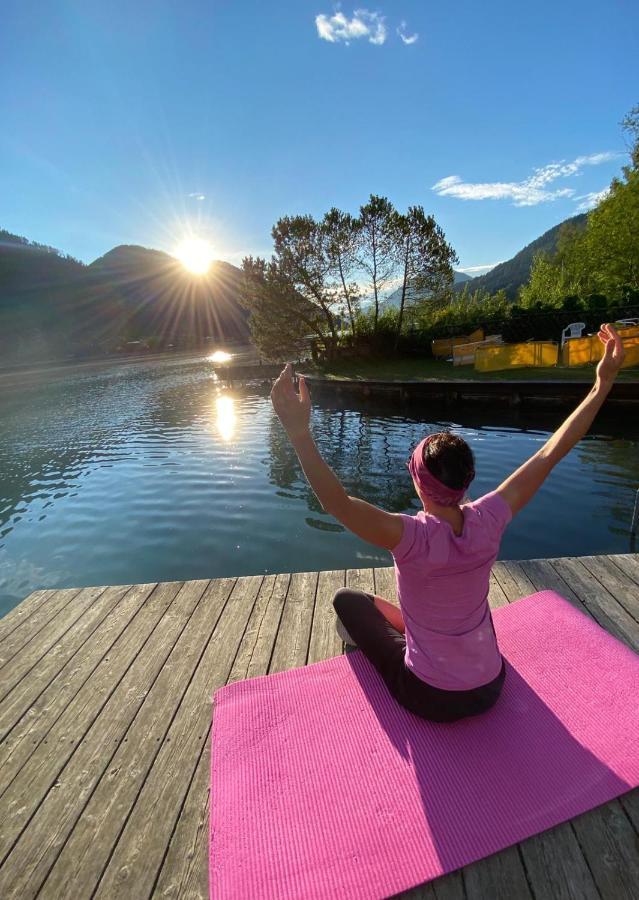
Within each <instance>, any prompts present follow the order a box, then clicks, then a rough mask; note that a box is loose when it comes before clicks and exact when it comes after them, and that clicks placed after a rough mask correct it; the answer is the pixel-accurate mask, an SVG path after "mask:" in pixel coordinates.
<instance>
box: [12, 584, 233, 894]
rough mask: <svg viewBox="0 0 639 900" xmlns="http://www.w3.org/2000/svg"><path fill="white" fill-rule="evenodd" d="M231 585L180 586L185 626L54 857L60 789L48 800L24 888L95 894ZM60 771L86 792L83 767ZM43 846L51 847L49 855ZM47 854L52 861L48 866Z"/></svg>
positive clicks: (58, 840)
mask: <svg viewBox="0 0 639 900" xmlns="http://www.w3.org/2000/svg"><path fill="white" fill-rule="evenodd" d="M234 583H235V580H234V579H230V578H227V579H217V580H215V581H213V582H212V583H210V584H209V585H207V583H206V582H200V583H197V582H188V583H187V585H185V588H184V589H183V590H182V591H181V592H180V595H179V597H178V600H177V601H176V602H177V603H179V604H180V605H181V606H184V605H188V606H190V605H191V604H192V602H193V600H195V602H196V604H197V605H196V606H195V609H194V611H193V613H192V615H191V617H190V618H189V620H188V622H187V624H186V627H185V628H184V630H183V631H182V633H181V634H180V636H179V638H178V640H177V642H176V643H175V645H174V646H173V649H172V650H171V652H170V654H169V656H168V658H167V659H166V662H165V663H164V664H163V666H162V669H161V671H160V673H159V675H158V677H157V679H156V681H155V682H154V683H153V685H152V687H151V689H150V691H149V692H148V694H147V696H146V698H145V700H144V703H143V704H142V707H141V708H140V710H139V711H138V713H137V715H136V717H135V720H134V721H133V723H132V724H131V727H130V728H129V730H128V731H127V734H126V739H125V741H121V742H120V744H119V746H118V748H117V750H116V752H115V754H114V755H113V758H112V759H110V760H109V761H108V765H107V767H106V771H104V774H103V775H102V777H101V779H100V781H99V783H98V784H97V786H96V788H95V791H94V792H93V794H92V796H91V799H90V800H89V802H88V804H87V805H86V807H85V808H84V809H83V810H82V815H81V817H79V818H77V819H76V821H75V822H74V823H73V824H74V827H73V831H71V833H70V835H69V837H68V838H67V840H66V843H65V844H64V846H63V848H62V851H61V852H60V853H59V855H58V856H57V859H55V855H54V853H55V848H56V847H59V846H60V844H61V842H62V841H63V840H64V833H63V832H62V829H61V828H60V825H59V818H60V809H61V804H62V803H64V798H60V796H59V792H58V794H56V802H55V807H53V806H52V812H53V813H54V814H55V816H56V819H55V820H54V821H51V822H50V823H49V829H48V830H47V831H45V832H44V834H43V841H42V843H43V844H44V846H41V847H40V848H39V850H38V863H37V869H36V870H34V873H33V875H32V876H31V877H30V879H29V881H28V882H27V881H26V880H25V882H24V888H26V889H27V890H28V891H31V890H36V889H38V888H39V887H40V886H41V884H42V881H43V880H44V878H45V877H46V892H47V894H49V895H51V896H59V897H61V896H63V895H64V891H65V885H67V884H68V883H69V882H72V883H73V884H81V885H82V892H83V894H84V895H85V896H90V894H91V893H92V892H93V889H94V888H95V886H96V884H97V882H98V880H99V878H100V876H101V874H102V872H103V870H104V868H105V867H106V864H107V862H108V860H109V856H110V853H111V849H112V848H113V847H114V845H115V844H116V842H117V839H118V836H119V833H120V831H121V829H122V822H123V821H125V820H126V818H127V817H128V815H129V814H130V811H131V809H132V807H133V805H134V803H135V800H136V798H137V796H138V794H139V792H140V790H141V789H142V786H143V784H144V780H145V778H146V776H147V773H148V772H149V770H150V768H151V766H152V765H153V762H154V761H155V758H156V756H157V754H158V752H159V749H160V746H161V744H162V742H163V741H164V739H165V737H166V734H167V731H168V729H169V726H170V724H171V721H172V719H173V716H174V715H175V713H176V711H177V708H178V707H179V705H180V702H181V700H182V697H183V696H184V694H185V692H186V690H187V687H188V685H189V684H190V682H191V679H192V678H193V675H194V673H195V669H196V668H197V665H198V663H199V660H200V658H201V656H202V654H203V652H204V649H205V647H206V646H207V644H208V643H209V641H210V640H211V637H212V636H213V639H214V634H215V628H216V626H217V623H218V622H219V619H220V617H221V615H222V612H223V609H224V606H225V604H226V602H227V600H228V597H229V595H230V593H231V590H232V588H233V586H234ZM205 588H206V589H205ZM98 727H99V720H97V721H96V722H95V724H94V729H95V728H98ZM94 755H95V751H94ZM95 762H96V763H97V760H96V761H95ZM69 768H70V767H69ZM97 768H98V766H97V765H96V764H95V763H93V761H92V760H89V761H86V762H84V763H83V765H82V769H83V770H87V769H88V770H89V771H91V770H94V769H96V770H97ZM64 774H65V775H66V778H65V786H68V791H70V792H71V794H72V795H73V794H74V793H76V792H79V791H80V790H85V791H86V783H85V778H84V777H82V775H83V773H82V771H81V770H79V769H77V767H76V780H75V782H74V781H73V779H72V778H71V777H70V773H69V774H67V773H64ZM184 777H185V778H186V777H187V776H186V775H185V776H184ZM67 802H68V801H67ZM41 810H42V808H41V809H40V810H39V811H38V816H40V812H41ZM64 813H66V808H64ZM36 818H37V817H36ZM34 821H35V820H34ZM45 824H46V823H45ZM32 829H33V823H32V825H31V829H30V830H31V831H32ZM68 830H69V829H67V833H68ZM47 844H48V845H50V846H51V848H52V851H51V852H49V853H47V846H46V845H47ZM31 856H32V857H33V853H32V854H31ZM51 856H53V860H54V864H53V867H52V868H51V865H52V862H53V860H52V859H51ZM49 869H50V871H49V873H48V875H47V871H48V870H49ZM24 888H23V889H24Z"/></svg>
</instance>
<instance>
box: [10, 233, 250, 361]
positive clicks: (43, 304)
mask: <svg viewBox="0 0 639 900" xmlns="http://www.w3.org/2000/svg"><path fill="white" fill-rule="evenodd" d="M241 279H242V273H241V271H240V270H239V269H238V268H236V267H235V266H232V265H231V264H230V263H226V262H214V263H212V265H211V268H210V270H209V272H208V273H207V274H206V275H202V276H199V277H195V276H192V275H190V274H189V273H188V272H186V270H185V269H184V267H183V266H182V264H181V263H180V262H178V261H177V260H176V259H174V258H173V257H172V256H169V255H168V254H167V253H162V252H161V251H158V250H149V249H147V248H145V247H138V246H120V247H115V248H114V249H113V250H110V251H109V252H108V253H106V254H105V255H104V256H102V257H100V258H99V259H97V260H95V261H94V262H93V263H91V264H90V265H88V266H86V265H84V264H82V263H80V262H78V261H77V260H75V259H73V258H71V257H68V256H64V255H63V254H61V253H59V252H58V251H57V250H55V249H53V248H52V247H46V246H44V245H41V244H35V243H31V242H29V241H27V240H26V239H24V238H20V237H18V236H16V235H11V234H9V233H8V232H4V231H0V351H1V352H2V360H3V363H4V364H7V362H8V363H16V362H22V361H25V362H26V361H28V362H32V361H34V360H35V359H38V360H39V359H56V358H65V357H70V356H89V355H96V354H100V353H105V352H109V351H113V350H115V349H117V348H118V347H119V346H122V345H123V344H125V343H126V342H127V341H134V340H141V341H149V342H150V343H151V345H152V346H154V347H158V348H161V347H166V346H168V345H172V346H173V347H198V346H204V344H205V342H206V339H207V338H209V339H212V340H216V341H217V340H220V341H223V340H244V341H247V340H248V337H249V331H248V313H247V311H246V310H245V309H244V308H243V307H241V306H240V305H239V303H238V301H237V297H238V295H239V291H240V285H241Z"/></svg>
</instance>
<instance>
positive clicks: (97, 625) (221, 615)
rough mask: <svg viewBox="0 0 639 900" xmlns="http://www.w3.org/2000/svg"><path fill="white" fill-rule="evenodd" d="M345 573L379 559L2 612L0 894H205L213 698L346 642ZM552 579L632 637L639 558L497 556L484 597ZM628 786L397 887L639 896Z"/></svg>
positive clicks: (65, 595)
mask: <svg viewBox="0 0 639 900" xmlns="http://www.w3.org/2000/svg"><path fill="white" fill-rule="evenodd" d="M344 585H347V586H349V587H357V588H360V589H362V590H366V591H369V592H371V593H373V592H374V593H377V594H380V595H382V596H385V597H387V598H388V599H391V600H396V592H395V580H394V575H393V570H392V569H390V568H378V569H349V570H347V571H344V570H339V571H333V572H301V573H294V574H282V575H267V576H253V577H247V578H237V579H235V578H225V579H215V580H212V581H194V582H185V583H167V584H159V585H156V584H148V585H133V586H121V587H109V588H85V589H83V590H79V589H76V590H71V589H68V590H61V591H37V592H36V593H35V594H33V595H32V596H31V597H29V598H27V599H26V600H25V601H24V602H23V603H22V604H20V606H18V607H17V608H16V609H15V610H13V611H12V612H11V613H9V615H8V616H6V617H5V618H4V619H3V620H1V621H0V697H1V698H2V699H1V701H0V897H3V898H5V897H6V898H14V897H15V898H18V897H19V898H21V900H22V898H27V897H36V896H38V897H42V898H55V900H58V898H64V897H78V898H84V897H101V898H109V900H110V898H112V897H123V898H131V897H135V898H136V900H137V898H143V897H158V898H160V897H162V898H166V897H171V898H176V897H185V898H206V897H207V896H208V871H207V855H208V816H209V756H210V727H209V726H210V714H211V696H212V694H213V693H214V691H215V690H216V689H217V688H218V687H221V686H222V685H224V684H228V683H231V682H233V681H238V680H240V679H244V678H252V677H255V676H257V675H263V674H267V673H270V672H278V671H282V670H284V669H287V668H290V667H292V666H302V665H305V664H308V663H312V662H317V661H319V660H321V659H326V658H328V657H331V656H335V655H337V654H339V653H341V652H343V650H344V647H343V644H342V642H341V641H340V639H339V637H338V636H337V633H336V631H335V627H334V623H335V619H334V613H333V608H332V602H331V601H332V597H333V595H334V593H335V591H336V590H337V589H338V588H339V587H342V586H344ZM544 588H553V589H555V590H557V591H558V592H559V593H561V594H562V595H563V596H565V597H566V598H567V599H568V600H569V601H570V602H571V603H573V604H574V605H575V606H577V607H578V608H579V609H582V610H583V611H585V612H586V613H587V614H589V615H591V616H592V617H593V618H594V619H595V620H596V621H597V622H599V624H600V625H602V626H603V627H604V628H606V629H607V630H608V631H610V632H611V633H612V634H614V635H615V636H616V637H618V638H619V639H620V640H622V641H624V642H625V643H626V644H627V645H628V646H630V647H632V648H633V649H634V650H635V651H637V652H639V556H637V555H631V554H628V555H612V556H605V557H603V556H598V557H582V558H579V559H573V558H564V559H555V560H526V561H523V562H498V563H496V564H495V566H494V569H493V574H492V576H491V582H490V594H489V601H490V604H491V606H492V607H498V606H504V605H506V604H507V603H512V602H515V601H516V600H517V599H519V598H520V597H522V596H524V595H525V594H529V593H532V592H534V591H536V590H542V589H544ZM638 832H639V790H635V791H630V792H629V793H627V794H625V795H624V796H623V797H621V798H619V799H617V800H614V801H612V802H611V803H608V804H605V805H604V806H601V807H599V808H598V809H595V810H591V811H590V812H588V813H586V814H584V815H582V816H578V817H576V818H575V819H573V820H572V821H570V822H565V823H563V824H561V825H559V826H557V827H556V828H552V829H550V830H548V831H546V832H544V833H543V834H540V835H535V836H534V837H532V838H529V839H528V840H526V841H523V842H521V843H520V844H518V845H516V846H513V847H509V848H507V849H506V850H504V851H502V852H500V853H497V854H495V855H493V856H491V857H489V858H487V859H484V860H480V861H479V862H477V863H474V864H473V865H470V866H466V867H465V868H464V869H461V870H459V871H457V872H453V873H452V874H450V875H446V876H444V877H442V878H439V879H437V880H436V881H433V882H430V883H429V884H425V885H422V886H420V887H417V888H414V889H413V890H411V891H409V892H407V893H406V894H405V895H404V896H405V897H406V898H412V900H421V898H424V900H426V898H428V900H480V898H481V900H484V898H490V900H493V898H508V900H510V898H512V897H516V898H532V900H554V898H558V900H559V898H560V900H567V898H571V900H572V898H574V900H577V898H579V900H581V898H586V900H590V898H593V900H595V898H604V900H608V898H609V900H618V898H633V897H637V896H639V837H638Z"/></svg>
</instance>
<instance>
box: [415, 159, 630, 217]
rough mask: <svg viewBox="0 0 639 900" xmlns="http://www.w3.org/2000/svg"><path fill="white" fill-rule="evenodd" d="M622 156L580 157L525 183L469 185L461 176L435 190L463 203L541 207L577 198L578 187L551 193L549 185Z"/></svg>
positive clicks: (540, 172)
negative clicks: (493, 202)
mask: <svg viewBox="0 0 639 900" xmlns="http://www.w3.org/2000/svg"><path fill="white" fill-rule="evenodd" d="M619 156H620V154H619V153H612V152H606V153H592V154H591V155H590V156H578V157H577V158H576V159H574V160H573V161H572V162H565V161H563V160H562V161H561V162H558V163H549V164H548V165H546V166H542V167H541V168H539V169H534V170H533V174H532V175H530V176H529V177H528V178H526V179H524V180H523V181H487V182H466V181H462V179H461V177H460V176H459V175H449V176H447V177H446V178H441V179H440V180H439V181H438V182H437V183H436V184H434V185H433V187H432V190H434V191H435V193H436V194H439V195H440V196H443V197H457V198H458V199H459V200H511V201H512V203H513V205H514V206H537V204H539V203H548V202H550V201H552V200H557V199H559V198H560V197H574V196H575V190H574V188H570V187H562V188H555V189H554V190H549V189H548V185H550V184H552V182H553V181H556V180H557V179H558V178H569V177H571V176H574V175H579V174H580V172H581V169H583V168H584V166H598V165H601V163H605V162H610V161H611V160H613V159H616V158H617V157H619ZM585 196H589V195H584V197H585ZM576 199H581V198H579V197H577V198H576Z"/></svg>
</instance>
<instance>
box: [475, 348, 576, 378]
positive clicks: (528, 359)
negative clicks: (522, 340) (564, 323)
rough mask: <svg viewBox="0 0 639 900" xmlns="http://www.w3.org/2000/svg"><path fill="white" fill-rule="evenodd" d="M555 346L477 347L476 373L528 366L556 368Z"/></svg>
mask: <svg viewBox="0 0 639 900" xmlns="http://www.w3.org/2000/svg"><path fill="white" fill-rule="evenodd" d="M558 355H559V353H558V347H557V344H552V343H550V342H546V341H531V342H530V343H527V344H504V345H503V346H501V347H478V348H477V351H476V353H475V368H476V369H477V371H478V372H497V371H499V370H500V369H517V368H521V367H528V366H556V365H557V358H558Z"/></svg>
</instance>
